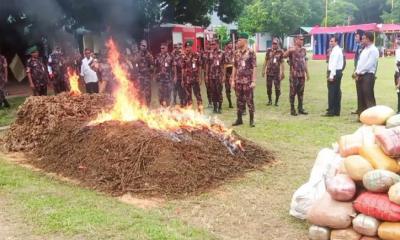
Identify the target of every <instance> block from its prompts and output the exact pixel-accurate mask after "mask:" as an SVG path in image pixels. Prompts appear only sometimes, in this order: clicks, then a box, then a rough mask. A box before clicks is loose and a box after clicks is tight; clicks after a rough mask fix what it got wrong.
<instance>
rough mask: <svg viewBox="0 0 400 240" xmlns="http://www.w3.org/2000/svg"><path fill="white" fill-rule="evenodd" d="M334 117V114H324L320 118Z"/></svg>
mask: <svg viewBox="0 0 400 240" xmlns="http://www.w3.org/2000/svg"><path fill="white" fill-rule="evenodd" d="M334 116H335V114H333V113H325V114H323V115H322V117H334Z"/></svg>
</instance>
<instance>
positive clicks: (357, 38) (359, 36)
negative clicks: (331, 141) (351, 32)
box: [351, 30, 365, 114]
mask: <svg viewBox="0 0 400 240" xmlns="http://www.w3.org/2000/svg"><path fill="white" fill-rule="evenodd" d="M364 34H365V32H364V31H362V30H357V31H356V35H355V37H354V38H355V42H356V51H355V55H354V69H357V64H358V60H359V58H360V54H361V52H362V50H363V49H364V46H363V45H362V42H361V39H362V36H364ZM354 71H355V70H354ZM355 83H356V91H357V110H355V111H352V112H351V114H360V108H361V107H360V103H361V99H360V91H361V88H360V84H359V82H358V81H355Z"/></svg>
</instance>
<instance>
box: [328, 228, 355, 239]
mask: <svg viewBox="0 0 400 240" xmlns="http://www.w3.org/2000/svg"><path fill="white" fill-rule="evenodd" d="M360 238H361V234H359V233H357V232H356V231H354V229H352V228H347V229H341V230H332V232H331V240H360Z"/></svg>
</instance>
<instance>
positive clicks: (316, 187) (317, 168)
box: [289, 148, 342, 219]
mask: <svg viewBox="0 0 400 240" xmlns="http://www.w3.org/2000/svg"><path fill="white" fill-rule="evenodd" d="M341 161H342V158H341V157H340V156H339V155H338V154H336V153H335V152H334V151H333V150H331V149H328V148H325V149H322V150H321V151H320V152H319V153H318V156H317V159H316V160H315V163H314V166H313V168H312V170H311V174H310V178H309V180H308V182H307V183H305V184H304V185H302V186H301V187H300V188H299V189H297V190H296V192H295V193H294V194H293V197H292V201H291V204H290V211H289V213H290V215H292V216H294V217H296V218H299V219H306V217H307V213H308V210H309V209H310V208H311V206H312V205H313V203H314V202H315V201H316V200H317V199H319V198H321V197H322V196H323V195H324V193H326V186H325V178H326V177H332V176H335V174H336V171H337V169H338V167H339V164H340V162H341Z"/></svg>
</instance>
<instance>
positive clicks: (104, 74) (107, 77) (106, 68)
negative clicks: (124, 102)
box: [99, 58, 115, 93]
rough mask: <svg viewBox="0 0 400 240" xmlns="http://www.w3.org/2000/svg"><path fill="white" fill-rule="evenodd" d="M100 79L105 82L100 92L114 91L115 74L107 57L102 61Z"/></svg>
mask: <svg viewBox="0 0 400 240" xmlns="http://www.w3.org/2000/svg"><path fill="white" fill-rule="evenodd" d="M99 66H100V79H101V82H102V84H104V87H102V88H104V89H101V91H100V93H103V92H106V93H112V91H113V90H114V88H115V86H114V85H115V81H114V75H113V73H112V68H111V65H110V64H109V63H108V61H107V59H105V58H103V59H101V61H100V63H99Z"/></svg>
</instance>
